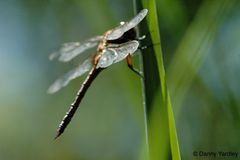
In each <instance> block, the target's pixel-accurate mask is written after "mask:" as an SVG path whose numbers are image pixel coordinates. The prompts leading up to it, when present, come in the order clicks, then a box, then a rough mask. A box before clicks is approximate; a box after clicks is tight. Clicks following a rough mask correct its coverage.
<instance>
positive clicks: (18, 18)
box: [0, 0, 240, 160]
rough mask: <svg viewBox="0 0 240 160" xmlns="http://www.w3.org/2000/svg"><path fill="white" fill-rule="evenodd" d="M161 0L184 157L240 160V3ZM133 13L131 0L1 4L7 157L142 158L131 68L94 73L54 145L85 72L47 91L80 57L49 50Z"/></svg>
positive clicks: (2, 128)
mask: <svg viewBox="0 0 240 160" xmlns="http://www.w3.org/2000/svg"><path fill="white" fill-rule="evenodd" d="M156 2H157V9H158V13H159V24H160V32H161V40H162V47H163V53H164V60H165V65H166V73H167V78H168V85H169V88H170V92H171V96H172V97H171V98H172V103H173V110H174V113H175V121H176V127H177V131H178V138H179V146H180V151H181V156H182V159H194V158H196V157H193V155H192V152H193V151H199V150H203V151H238V152H239V154H240V139H239V135H240V123H239V122H240V99H239V95H240V85H239V81H240V65H239V59H240V45H239V44H240V29H239V28H240V3H239V2H238V1H234V0H230V1H224V0H221V1H217V0H212V1H211V2H210V0H206V1H201V0H195V1H191V0H157V1H156ZM208 2H209V3H208ZM220 4H221V5H220ZM215 12H216V13H215ZM133 15H134V11H133V3H132V1H129V0H121V1H118V0H103V1H98V0H89V1H83V0H43V1H37V0H9V1H4V0H0V82H1V83H0V159H1V160H2V159H3V160H15V159H16V160H20V159H47V160H50V159H59V160H60V159H69V160H74V159H81V160H137V159H140V158H141V156H142V155H143V154H142V152H143V148H144V138H145V133H144V118H143V106H142V104H143V102H142V89H141V81H140V79H139V77H138V76H137V75H135V74H134V73H132V72H131V71H130V70H129V69H128V68H127V67H126V62H121V63H118V64H116V65H113V66H112V67H110V68H109V69H107V70H105V71H104V72H102V74H100V75H99V76H98V77H97V79H96V80H95V81H94V83H93V85H92V86H91V87H90V89H89V90H88V92H87V94H86V96H85V98H84V100H83V101H82V103H81V107H80V109H79V110H78V112H77V113H76V115H75V117H74V119H73V120H72V122H71V124H70V125H69V127H68V128H67V130H66V131H65V133H64V134H63V135H62V136H61V137H60V138H59V139H58V140H56V141H54V140H53V138H54V136H55V131H56V129H57V126H58V124H59V122H60V121H61V119H62V117H63V115H64V114H65V112H66V111H67V109H68V107H69V104H70V103H71V102H72V100H73V98H74V96H75V93H76V92H77V90H78V88H79V87H80V85H81V83H82V81H83V79H84V78H85V76H83V77H81V78H78V79H76V80H74V81H73V82H72V83H70V85H69V86H67V87H65V88H64V89H62V90H61V91H59V92H58V93H56V94H54V95H48V94H47V93H46V91H47V89H48V86H49V85H50V84H51V83H52V82H53V81H54V80H55V79H56V78H58V77H59V76H61V75H62V74H64V73H65V72H66V71H68V70H69V69H71V68H73V67H74V66H76V65H77V64H78V63H79V60H80V59H78V58H76V60H74V61H73V62H71V63H68V64H62V63H59V62H50V61H48V55H49V53H51V52H53V51H55V50H56V49H58V48H59V47H60V45H61V44H62V43H64V42H71V41H82V40H84V39H86V38H89V37H92V36H95V35H98V34H102V33H104V32H105V31H106V30H108V29H111V28H112V27H114V26H116V25H118V23H119V22H120V21H122V20H128V19H129V18H131V17H132V16H133ZM91 51H92V52H94V50H91ZM134 64H136V66H138V57H135V58H134ZM186 64H188V65H186ZM189 64H190V65H189ZM184 66H185V68H184Z"/></svg>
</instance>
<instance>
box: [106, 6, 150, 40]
mask: <svg viewBox="0 0 240 160" xmlns="http://www.w3.org/2000/svg"><path fill="white" fill-rule="evenodd" d="M147 13H148V10H147V9H143V10H141V11H140V12H139V13H138V14H137V15H136V16H135V17H134V18H133V19H131V20H130V21H129V22H126V23H124V24H123V25H120V26H118V27H116V28H114V29H113V30H112V31H111V32H110V33H109V34H108V35H107V37H106V38H107V40H115V39H118V38H120V37H121V36H122V35H123V34H124V33H125V32H126V31H128V30H130V29H131V28H134V27H135V26H136V25H138V23H140V22H141V21H142V20H143V18H144V17H145V16H146V15H147Z"/></svg>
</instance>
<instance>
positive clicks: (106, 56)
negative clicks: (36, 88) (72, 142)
mask: <svg viewBox="0 0 240 160" xmlns="http://www.w3.org/2000/svg"><path fill="white" fill-rule="evenodd" d="M147 13H148V10H147V9H143V10H141V11H140V12H139V13H138V14H137V15H136V16H135V17H133V18H132V19H131V20H130V21H128V22H121V23H120V25H119V26H117V27H115V28H113V29H111V30H108V31H107V32H105V33H104V34H103V35H99V36H95V37H92V38H89V39H87V40H85V41H83V42H82V43H80V42H70V43H64V44H63V45H62V47H61V48H60V49H59V50H58V51H57V52H53V53H51V54H50V55H49V59H50V60H54V59H58V60H59V61H60V62H69V61H71V60H72V59H74V58H75V57H76V56H79V55H81V54H82V53H83V52H84V51H86V50H88V49H90V48H94V47H97V49H96V53H95V54H94V55H90V56H88V58H86V59H85V60H84V61H83V62H82V63H81V64H79V65H78V66H77V67H76V68H74V69H73V70H70V71H69V72H67V73H66V74H65V75H63V77H60V78H59V79H57V80H56V81H55V82H54V83H53V84H52V85H51V86H50V87H49V89H48V93H50V94H52V93H55V92H57V91H59V90H60V89H61V88H63V87H65V86H67V85H68V84H69V82H70V81H71V80H73V79H75V78H77V77H80V76H82V75H83V74H84V73H86V72H88V75H87V77H86V79H85V80H84V82H83V83H82V85H81V87H80V89H79V90H78V92H77V95H76V97H75V99H74V101H73V103H72V104H71V105H70V108H69V110H68V111H67V112H66V114H65V116H64V117H63V119H62V121H61V123H60V124H59V126H58V129H57V134H56V136H55V139H56V138H58V137H59V136H60V135H61V134H62V133H63V132H64V130H65V129H66V127H67V126H68V124H69V123H70V121H71V119H72V118H73V116H74V114H75V112H76V110H77V109H78V107H79V105H80V103H81V101H82V99H83V97H84V95H85V93H86V92H87V90H88V88H89V87H90V85H91V84H92V82H93V80H94V79H95V78H96V77H97V75H98V74H99V73H100V72H101V71H102V70H104V69H105V68H108V67H109V66H111V65H112V64H115V63H117V62H120V61H122V60H123V59H126V60H127V64H128V67H129V68H130V69H131V70H132V71H134V72H135V73H137V74H138V75H140V76H142V75H141V74H140V73H139V72H138V71H137V70H136V69H135V68H134V67H133V65H132V62H131V57H132V56H133V54H134V53H135V52H136V51H137V49H138V48H139V41H140V40H141V38H142V39H143V38H144V36H143V37H140V38H137V34H136V26H137V25H138V24H139V23H140V22H141V21H142V20H143V19H144V17H145V16H146V15H147Z"/></svg>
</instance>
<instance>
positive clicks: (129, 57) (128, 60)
mask: <svg viewBox="0 0 240 160" xmlns="http://www.w3.org/2000/svg"><path fill="white" fill-rule="evenodd" d="M131 58H132V57H131V55H130V54H128V55H127V64H128V67H129V68H130V69H131V70H132V71H133V72H134V73H136V74H137V75H139V76H140V77H141V78H143V75H142V74H141V73H140V72H139V71H138V70H136V69H135V68H134V67H133V65H132V59H131Z"/></svg>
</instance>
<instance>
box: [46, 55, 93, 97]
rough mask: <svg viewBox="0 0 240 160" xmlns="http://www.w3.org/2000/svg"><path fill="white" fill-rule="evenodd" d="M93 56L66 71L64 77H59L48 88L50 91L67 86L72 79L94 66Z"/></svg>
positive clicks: (53, 91)
mask: <svg viewBox="0 0 240 160" xmlns="http://www.w3.org/2000/svg"><path fill="white" fill-rule="evenodd" d="M92 66H93V64H92V58H89V59H87V60H85V61H84V62H83V63H82V64H80V65H79V66H78V67H76V68H75V69H73V70H71V71H69V72H68V73H66V74H65V75H64V76H63V77H61V78H59V79H57V80H56V81H55V82H54V83H53V84H52V85H51V86H50V87H49V89H48V93H55V92H57V91H59V90H60V89H61V88H62V87H65V86H66V85H67V84H68V83H69V82H70V81H71V80H73V79H75V78H77V77H80V76H81V75H83V74H84V73H86V72H87V71H89V70H90V69H91V68H92Z"/></svg>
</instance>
